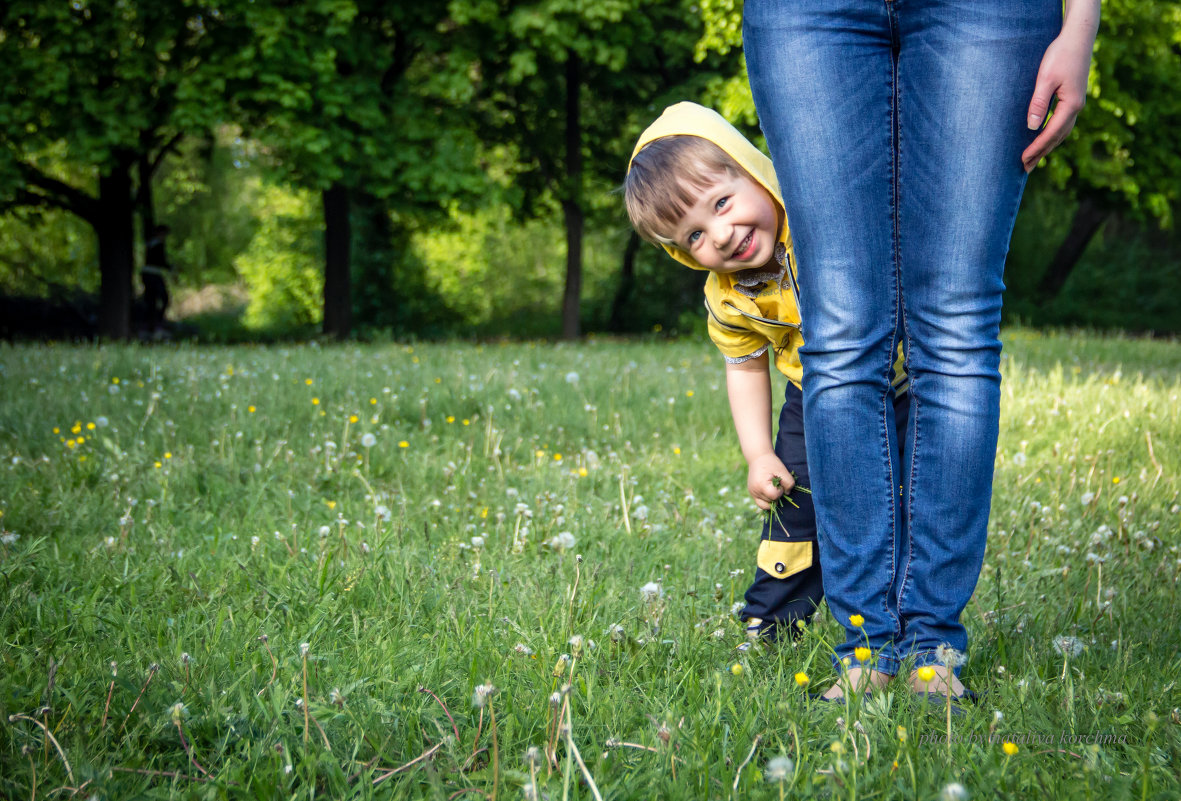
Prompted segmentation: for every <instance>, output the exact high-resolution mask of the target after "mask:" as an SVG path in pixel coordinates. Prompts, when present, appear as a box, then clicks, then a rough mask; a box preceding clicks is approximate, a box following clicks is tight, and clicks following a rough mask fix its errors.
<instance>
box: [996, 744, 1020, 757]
mask: <svg viewBox="0 0 1181 801" xmlns="http://www.w3.org/2000/svg"><path fill="white" fill-rule="evenodd" d="M1001 748H1002V749H1003V750H1004V752H1005V756H1013V755H1014V754H1016V753H1017V752H1018V751H1020V750H1021V749H1020V748H1018V747H1017V743H1011V742H1008V741H1006V742H1005V744H1004V745H1002V746H1001Z"/></svg>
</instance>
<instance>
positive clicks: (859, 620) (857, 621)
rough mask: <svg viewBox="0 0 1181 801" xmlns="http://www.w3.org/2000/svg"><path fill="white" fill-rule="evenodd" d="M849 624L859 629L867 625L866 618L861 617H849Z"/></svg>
mask: <svg viewBox="0 0 1181 801" xmlns="http://www.w3.org/2000/svg"><path fill="white" fill-rule="evenodd" d="M849 623H850V624H851V625H854V626H856V627H857V628H861V627H862V626H864V625H865V618H863V617H862V616H861V615H849Z"/></svg>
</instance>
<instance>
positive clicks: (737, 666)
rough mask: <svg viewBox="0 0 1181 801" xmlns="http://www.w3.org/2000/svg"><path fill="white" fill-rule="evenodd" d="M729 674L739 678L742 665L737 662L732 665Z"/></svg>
mask: <svg viewBox="0 0 1181 801" xmlns="http://www.w3.org/2000/svg"><path fill="white" fill-rule="evenodd" d="M730 672H731V673H733V674H734V675H735V676H741V675H742V664H741V663H739V662H735V663H734V664H733V665H730Z"/></svg>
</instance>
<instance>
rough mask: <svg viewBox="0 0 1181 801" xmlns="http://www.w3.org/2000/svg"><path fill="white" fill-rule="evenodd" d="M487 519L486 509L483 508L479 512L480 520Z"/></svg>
mask: <svg viewBox="0 0 1181 801" xmlns="http://www.w3.org/2000/svg"><path fill="white" fill-rule="evenodd" d="M487 518H488V507H487V506H485V507H484V508H483V509H481V510H480V519H481V520H486V519H487Z"/></svg>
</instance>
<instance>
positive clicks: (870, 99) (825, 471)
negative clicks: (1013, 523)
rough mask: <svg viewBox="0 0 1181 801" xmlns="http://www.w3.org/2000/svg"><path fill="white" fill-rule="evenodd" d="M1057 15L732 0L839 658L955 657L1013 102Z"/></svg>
mask: <svg viewBox="0 0 1181 801" xmlns="http://www.w3.org/2000/svg"><path fill="white" fill-rule="evenodd" d="M1061 25H1062V7H1061V3H1060V2H1059V0H1053V1H1052V2H1050V1H1049V0H956V1H955V2H928V1H926V0H922V1H919V0H792V1H791V2H786V1H784V0H746V3H745V8H744V21H743V35H744V40H745V47H746V57H747V62H748V66H749V71H750V80H751V87H752V89H753V92H754V99H755V104H756V106H757V108H758V112H759V118H760V121H761V124H762V128H763V132H764V134H765V135H766V137H767V144H768V146H769V148H770V151H771V157H772V159H773V160H774V162H775V168H776V171H777V173H778V176H779V182H780V186H781V189H782V191H783V197H784V200H785V203H786V206H787V216H788V221H789V223H790V225H791V230H792V235H793V238H794V241H795V248H796V255H797V258H798V263H799V274H800V275H799V277H800V289H801V294H802V298H801V302H802V315H803V333H804V343H805V344H804V347H803V348H802V349H801V360H802V362H803V365H804V381H803V384H804V426H805V431H806V436H807V442H808V462H809V466H810V467H811V471H812V482H813V483H812V490H813V492H814V496H813V498H814V501H815V504H816V509H817V520H818V527H819V532H818V536H819V547H820V559H821V564H822V566H823V571H824V587H825V592H826V594H827V596H828V603H829V607H830V609H831V610H832V612H833V615H834V616H835V617H836V619H837V620H838V621H839V622H840V623H842V624H843V625H844V626H845V634H846V638H845V641H844V642H843V643H840V644H839V645H837V646H836V654H837V657H838V658H840V659H845V660H846V661H845V664H846V665H856V664H858V662H857V660H856V657H855V656H853V651H854V648H856V647H857V646H858V645H868V646H870V647H871V648H872V649H873V650H874V652H875V657H874V659H875V660H876V663H875V666H876V667H877V669H879V670H882V671H885V672H887V673H896V672H897V671H898V670H899V668H900V667H901V665H902V663H903V661H904V660H907V659H913V664H914V666H916V667H918V666H922V665H926V664H933V663H936V662H937V660H936V657H935V649H936V648H937V647H938V646H940V645H948V646H951V647H952V648H955V649H956V650H958V651H962V652H965V653H966V651H967V647H968V641H967V632H966V631H965V629H964V626H963V625H962V624H961V623H960V615H961V613H962V612H963V609H964V607H965V606H966V605H967V603H968V600H969V598H971V596H972V592H973V591H974V589H975V586H976V581H977V579H978V578H979V575H980V566H981V564H982V562H983V559H984V549H985V540H986V536H987V528H988V514H989V506H990V504H991V499H992V474H993V461H994V459H995V455H996V442H997V431H998V419H999V414H1000V412H999V408H1000V371H999V366H1000V340H999V338H998V333H999V326H1000V316H1001V294H1002V292H1003V290H1004V284H1003V282H1002V273H1003V268H1004V262H1005V255H1006V253H1007V252H1008V248H1009V237H1010V235H1011V233H1012V229H1013V221H1014V219H1015V217H1016V214H1017V207H1018V205H1019V203H1020V200H1021V193H1022V190H1023V189H1024V186H1025V177H1026V176H1025V171H1024V169H1023V168H1022V164H1021V152H1022V150H1023V149H1024V148H1025V147H1026V146H1028V144H1029V143H1030V142H1031V141H1032V140H1033V137H1034V135H1035V132H1033V131H1030V130H1028V129H1027V127H1026V111H1027V109H1028V106H1029V101H1030V98H1031V97H1032V95H1033V89H1034V82H1035V79H1036V77H1037V71H1038V65H1039V63H1040V62H1041V58H1042V55H1043V54H1044V52H1045V49H1046V47H1047V46H1048V45H1049V43H1050V42H1051V41H1052V40H1053V38H1054V37H1055V36H1056V35H1057V34H1058V32H1059V30H1060V29H1061ZM899 340H901V341H903V342H904V343H905V347H906V354H907V360H906V368H907V372H908V373H909V375H910V392H911V404H910V417H909V421H908V425H907V426H906V427H905V430H906V432H907V433H906V438H905V441H904V442H903V443H902V444H901V448H899V447H897V441H896V437H897V434H896V433H895V432H896V426H895V420H894V407H893V403H892V402H891V393H890V366H891V362H892V359H893V354H894V353H895V351H896V348H897V344H898V342H899ZM899 454H901V455H899ZM852 615H861V616H862V617H864V624H863V626H862V627H860V628H857V627H854V626H852V625H851V624H850V622H849V618H850V616H852Z"/></svg>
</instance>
